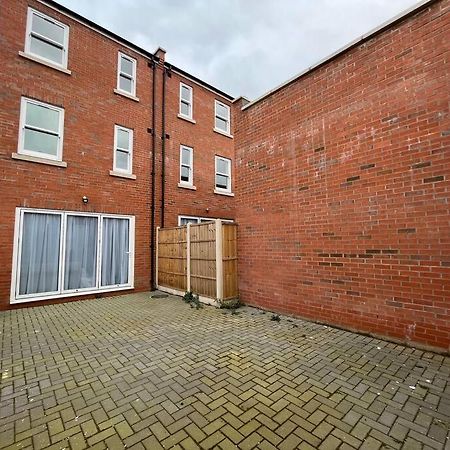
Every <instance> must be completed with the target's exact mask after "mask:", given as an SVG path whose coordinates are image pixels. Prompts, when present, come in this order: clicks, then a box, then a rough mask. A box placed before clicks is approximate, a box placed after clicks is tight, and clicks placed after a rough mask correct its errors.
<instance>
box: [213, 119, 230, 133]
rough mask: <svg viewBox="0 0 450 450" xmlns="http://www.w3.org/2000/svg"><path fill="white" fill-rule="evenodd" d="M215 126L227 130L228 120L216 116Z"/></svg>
mask: <svg viewBox="0 0 450 450" xmlns="http://www.w3.org/2000/svg"><path fill="white" fill-rule="evenodd" d="M216 128H218V129H219V130H222V131H225V132H228V122H227V121H226V120H224V119H221V118H220V117H216Z"/></svg>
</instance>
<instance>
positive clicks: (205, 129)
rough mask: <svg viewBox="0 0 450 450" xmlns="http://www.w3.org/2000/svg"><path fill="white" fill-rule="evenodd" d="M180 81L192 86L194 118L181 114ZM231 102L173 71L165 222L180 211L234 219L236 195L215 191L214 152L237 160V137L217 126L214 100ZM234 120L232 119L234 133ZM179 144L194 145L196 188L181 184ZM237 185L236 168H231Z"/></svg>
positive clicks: (174, 218)
mask: <svg viewBox="0 0 450 450" xmlns="http://www.w3.org/2000/svg"><path fill="white" fill-rule="evenodd" d="M180 81H181V82H183V83H184V84H186V85H188V86H190V87H192V88H193V119H194V121H195V123H192V122H189V121H187V120H184V119H181V118H179V117H178V113H179V98H180ZM216 99H217V100H219V101H220V102H222V103H225V104H227V105H231V103H230V102H229V101H227V99H225V98H224V97H221V96H219V95H217V94H215V93H214V92H211V91H209V90H208V89H206V88H205V87H202V86H200V85H198V84H196V83H194V82H192V81H191V80H189V79H187V78H185V77H183V76H182V75H180V74H178V73H176V72H172V76H171V78H168V79H167V84H166V110H167V114H166V132H167V133H169V135H170V138H169V139H168V140H167V141H166V182H165V183H166V202H165V225H166V226H176V225H177V224H178V223H177V220H178V215H186V216H198V217H211V218H222V219H234V198H232V197H228V196H224V195H221V194H215V193H214V185H215V184H214V183H215V155H218V156H224V157H226V158H230V159H231V160H232V161H233V160H234V140H233V139H231V138H229V137H227V136H223V135H221V134H219V133H217V132H215V131H213V129H214V100H216ZM233 127H234V121H233V118H232V120H231V132H232V133H233ZM180 145H186V146H188V147H192V148H193V149H194V180H193V184H194V185H195V187H196V190H195V191H194V190H189V189H185V188H181V187H178V182H179V181H180V167H179V160H180ZM233 162H234V161H233ZM232 178H233V180H232V189H234V170H232Z"/></svg>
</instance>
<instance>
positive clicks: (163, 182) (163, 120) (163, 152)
mask: <svg viewBox="0 0 450 450" xmlns="http://www.w3.org/2000/svg"><path fill="white" fill-rule="evenodd" d="M171 76H172V74H171V69H170V66H169V65H168V64H167V66H165V67H164V69H163V85H162V105H161V109H162V117H161V127H162V136H161V139H162V147H161V159H162V161H161V163H162V164H161V228H164V207H165V203H166V200H165V194H166V139H168V138H169V135H168V134H166V79H167V77H169V78H170V77H171Z"/></svg>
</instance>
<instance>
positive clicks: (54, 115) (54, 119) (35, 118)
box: [25, 102, 59, 133]
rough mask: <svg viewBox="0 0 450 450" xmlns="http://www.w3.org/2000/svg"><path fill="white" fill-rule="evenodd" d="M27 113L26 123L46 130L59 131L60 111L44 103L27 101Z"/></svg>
mask: <svg viewBox="0 0 450 450" xmlns="http://www.w3.org/2000/svg"><path fill="white" fill-rule="evenodd" d="M26 105H27V106H26V108H27V114H26V117H25V124H26V125H28V126H32V127H38V128H44V129H46V130H50V131H54V132H55V133H58V131H59V111H56V110H54V109H50V108H47V107H45V106H42V105H36V104H34V103H29V102H27V104H26Z"/></svg>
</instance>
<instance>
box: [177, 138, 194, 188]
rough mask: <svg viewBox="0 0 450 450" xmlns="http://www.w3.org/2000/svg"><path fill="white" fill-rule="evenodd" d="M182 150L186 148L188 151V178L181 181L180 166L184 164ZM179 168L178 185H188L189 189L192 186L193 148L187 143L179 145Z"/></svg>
mask: <svg viewBox="0 0 450 450" xmlns="http://www.w3.org/2000/svg"><path fill="white" fill-rule="evenodd" d="M183 150H188V151H189V169H190V170H189V180H188V181H183V180H182V179H181V166H182V165H186V164H183V158H182V155H183ZM179 169H180V178H179V183H178V186H179V187H188V188H189V187H190V188H191V189H193V188H194V149H193V148H192V147H188V146H187V145H183V144H181V145H180V165H179ZM180 185H181V186H180Z"/></svg>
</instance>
